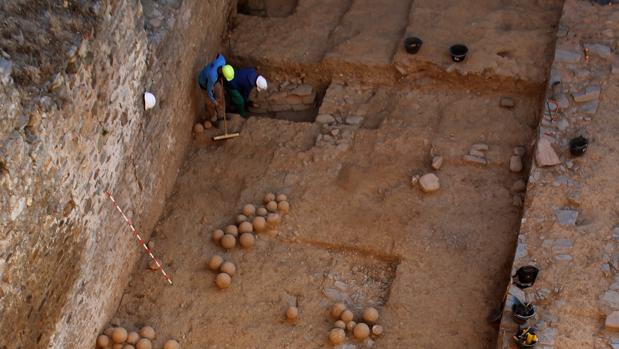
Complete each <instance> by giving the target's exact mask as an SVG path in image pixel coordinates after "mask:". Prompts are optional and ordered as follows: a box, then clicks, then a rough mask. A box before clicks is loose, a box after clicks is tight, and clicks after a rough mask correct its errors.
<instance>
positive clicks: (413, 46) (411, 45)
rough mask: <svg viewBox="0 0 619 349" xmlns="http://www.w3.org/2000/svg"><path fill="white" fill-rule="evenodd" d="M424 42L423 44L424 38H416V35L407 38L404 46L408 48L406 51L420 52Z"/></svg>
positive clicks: (411, 52)
mask: <svg viewBox="0 0 619 349" xmlns="http://www.w3.org/2000/svg"><path fill="white" fill-rule="evenodd" d="M422 44H423V40H421V39H420V38H416V37H414V36H411V37H409V38H406V40H404V48H405V49H406V52H408V53H410V54H412V55H414V54H415V53H417V52H419V49H420V48H421V45H422Z"/></svg>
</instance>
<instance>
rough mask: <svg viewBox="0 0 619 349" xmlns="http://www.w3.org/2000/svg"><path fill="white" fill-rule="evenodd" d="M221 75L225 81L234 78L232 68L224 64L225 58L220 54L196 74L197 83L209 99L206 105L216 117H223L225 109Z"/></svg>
mask: <svg viewBox="0 0 619 349" xmlns="http://www.w3.org/2000/svg"><path fill="white" fill-rule="evenodd" d="M222 76H223V78H224V79H225V80H227V81H230V80H232V79H233V78H234V69H233V68H232V66H230V65H227V64H226V58H225V57H224V55H222V54H218V55H217V57H216V58H215V59H214V60H213V61H212V62H210V63H209V64H207V65H205V66H204V68H202V70H201V71H200V75H199V76H198V84H199V85H200V88H201V89H202V90H205V91H206V93H207V95H208V98H209V101H210V103H207V107H209V108H208V109H209V110H210V113H211V115H212V114H213V113H214V114H215V115H216V118H223V117H224V116H225V110H226V109H225V107H226V105H225V98H224V92H223V89H224V88H223V79H222ZM213 109H214V110H213Z"/></svg>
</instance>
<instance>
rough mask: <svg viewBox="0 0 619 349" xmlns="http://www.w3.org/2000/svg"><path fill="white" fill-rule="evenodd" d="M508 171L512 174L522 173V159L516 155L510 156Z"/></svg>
mask: <svg viewBox="0 0 619 349" xmlns="http://www.w3.org/2000/svg"><path fill="white" fill-rule="evenodd" d="M509 170H510V171H512V172H520V171H522V158H521V157H520V156H518V155H512V157H511V158H510V159H509Z"/></svg>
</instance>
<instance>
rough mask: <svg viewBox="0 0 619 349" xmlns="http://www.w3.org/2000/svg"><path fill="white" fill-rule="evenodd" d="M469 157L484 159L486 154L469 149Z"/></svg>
mask: <svg viewBox="0 0 619 349" xmlns="http://www.w3.org/2000/svg"><path fill="white" fill-rule="evenodd" d="M469 155H473V156H477V157H478V158H485V157H486V154H485V153H484V152H483V151H479V150H475V149H471V150H470V151H469Z"/></svg>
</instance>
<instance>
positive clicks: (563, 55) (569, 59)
mask: <svg viewBox="0 0 619 349" xmlns="http://www.w3.org/2000/svg"><path fill="white" fill-rule="evenodd" d="M581 60H582V53H580V52H574V51H568V50H562V49H557V50H556V51H555V61H557V62H562V63H578V62H580V61H581Z"/></svg>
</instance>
